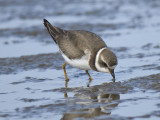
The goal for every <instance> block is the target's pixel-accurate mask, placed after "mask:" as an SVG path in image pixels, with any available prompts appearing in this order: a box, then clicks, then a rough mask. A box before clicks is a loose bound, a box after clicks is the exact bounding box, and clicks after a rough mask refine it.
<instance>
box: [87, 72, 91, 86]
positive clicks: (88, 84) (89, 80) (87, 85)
mask: <svg viewBox="0 0 160 120" xmlns="http://www.w3.org/2000/svg"><path fill="white" fill-rule="evenodd" d="M86 73H87V75H88V77H89V82H88V84H87V87H89V85H90V83H91V82H92V77H91V76H90V74H89V73H88V70H86Z"/></svg>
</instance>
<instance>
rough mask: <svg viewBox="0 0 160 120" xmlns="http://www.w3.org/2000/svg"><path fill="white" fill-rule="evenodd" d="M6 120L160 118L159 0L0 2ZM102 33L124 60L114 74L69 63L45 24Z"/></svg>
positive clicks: (0, 100)
mask: <svg viewBox="0 0 160 120" xmlns="http://www.w3.org/2000/svg"><path fill="white" fill-rule="evenodd" d="M0 9H1V10H0V15H1V16H2V17H1V18H0V119H1V120H22V119H24V120H37V119H40V120H53V119H54V120H59V119H62V120H84V119H90V120H91V119H95V120H106V119H111V120H159V119H160V102H159V100H160V12H159V9H160V1H158V0H150V1H147V2H146V0H141V1H140V0H134V1H133V0H128V1H126V0H119V1H117V0H113V1H110V0H108V1H105V0H87V1H84V0H80V1H75V0H61V1H56V0H53V1H49V0H45V1H43V0H39V1H36V0H32V1H27V0H12V1H6V0H1V1H0ZM43 18H46V19H48V20H49V21H51V23H52V24H54V25H56V26H59V27H61V28H64V29H72V30H73V29H83V30H88V31H92V32H95V33H97V34H98V35H100V36H101V37H102V38H103V39H104V41H105V42H106V43H107V45H108V46H109V47H110V48H111V49H112V50H113V51H114V52H115V54H116V55H117V57H118V63H119V64H118V66H117V68H116V69H115V74H116V82H112V77H111V75H110V74H107V73H99V72H94V71H89V72H90V74H91V76H92V78H93V82H92V83H91V85H90V87H87V83H88V76H87V75H86V74H85V71H83V70H79V69H76V68H72V67H70V66H67V73H68V77H69V79H70V81H69V83H68V88H67V89H66V88H65V78H64V74H63V70H62V68H61V66H62V64H63V62H64V60H63V59H62V57H61V55H60V53H59V51H58V47H57V46H56V45H55V43H54V42H53V41H52V39H51V38H50V36H49V35H48V33H47V32H46V29H45V28H44V26H43V24H42V19H43Z"/></svg>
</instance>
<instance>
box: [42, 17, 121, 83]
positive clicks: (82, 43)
mask: <svg viewBox="0 0 160 120" xmlns="http://www.w3.org/2000/svg"><path fill="white" fill-rule="evenodd" d="M44 25H45V27H46V28H47V30H48V32H49V34H50V35H51V37H52V38H53V40H54V41H55V43H56V44H57V45H58V47H59V50H60V52H61V54H62V56H63V58H64V60H65V63H64V64H63V70H64V75H65V79H66V82H68V77H67V73H66V69H65V66H66V64H69V65H71V66H73V67H76V68H79V69H82V70H85V71H86V73H87V74H88V76H89V79H90V82H91V81H92V78H91V76H90V75H89V73H88V70H95V71H98V72H109V73H110V74H111V75H112V77H113V79H115V74H114V69H115V67H116V66H117V64H118V62H117V57H116V55H115V54H114V53H113V52H112V51H111V50H110V49H109V48H108V47H107V45H106V44H105V42H104V41H103V40H102V38H101V37H99V36H98V35H96V34H95V33H92V32H88V31H84V30H63V29H61V28H58V27H55V26H52V25H51V24H50V23H49V22H48V21H47V20H46V19H44Z"/></svg>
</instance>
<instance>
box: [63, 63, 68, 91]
mask: <svg viewBox="0 0 160 120" xmlns="http://www.w3.org/2000/svg"><path fill="white" fill-rule="evenodd" d="M66 64H67V63H64V64H63V65H62V68H63V71H64V75H65V80H66V81H65V87H66V88H67V85H68V81H69V79H68V76H67V73H66V68H65V67H66Z"/></svg>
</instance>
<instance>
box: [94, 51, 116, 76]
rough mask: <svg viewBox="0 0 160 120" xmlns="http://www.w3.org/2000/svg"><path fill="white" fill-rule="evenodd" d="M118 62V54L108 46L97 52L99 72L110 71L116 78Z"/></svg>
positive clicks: (96, 64)
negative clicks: (115, 71)
mask: <svg viewBox="0 0 160 120" xmlns="http://www.w3.org/2000/svg"><path fill="white" fill-rule="evenodd" d="M117 64H118V62H117V57H116V55H115V54H114V53H113V52H112V51H111V50H109V49H108V48H102V49H100V50H99V51H98V52H97V55H96V63H95V66H96V68H97V70H98V71H99V72H109V73H110V74H111V75H112V77H113V78H114V79H115V74H114V69H115V67H116V66H117Z"/></svg>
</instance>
